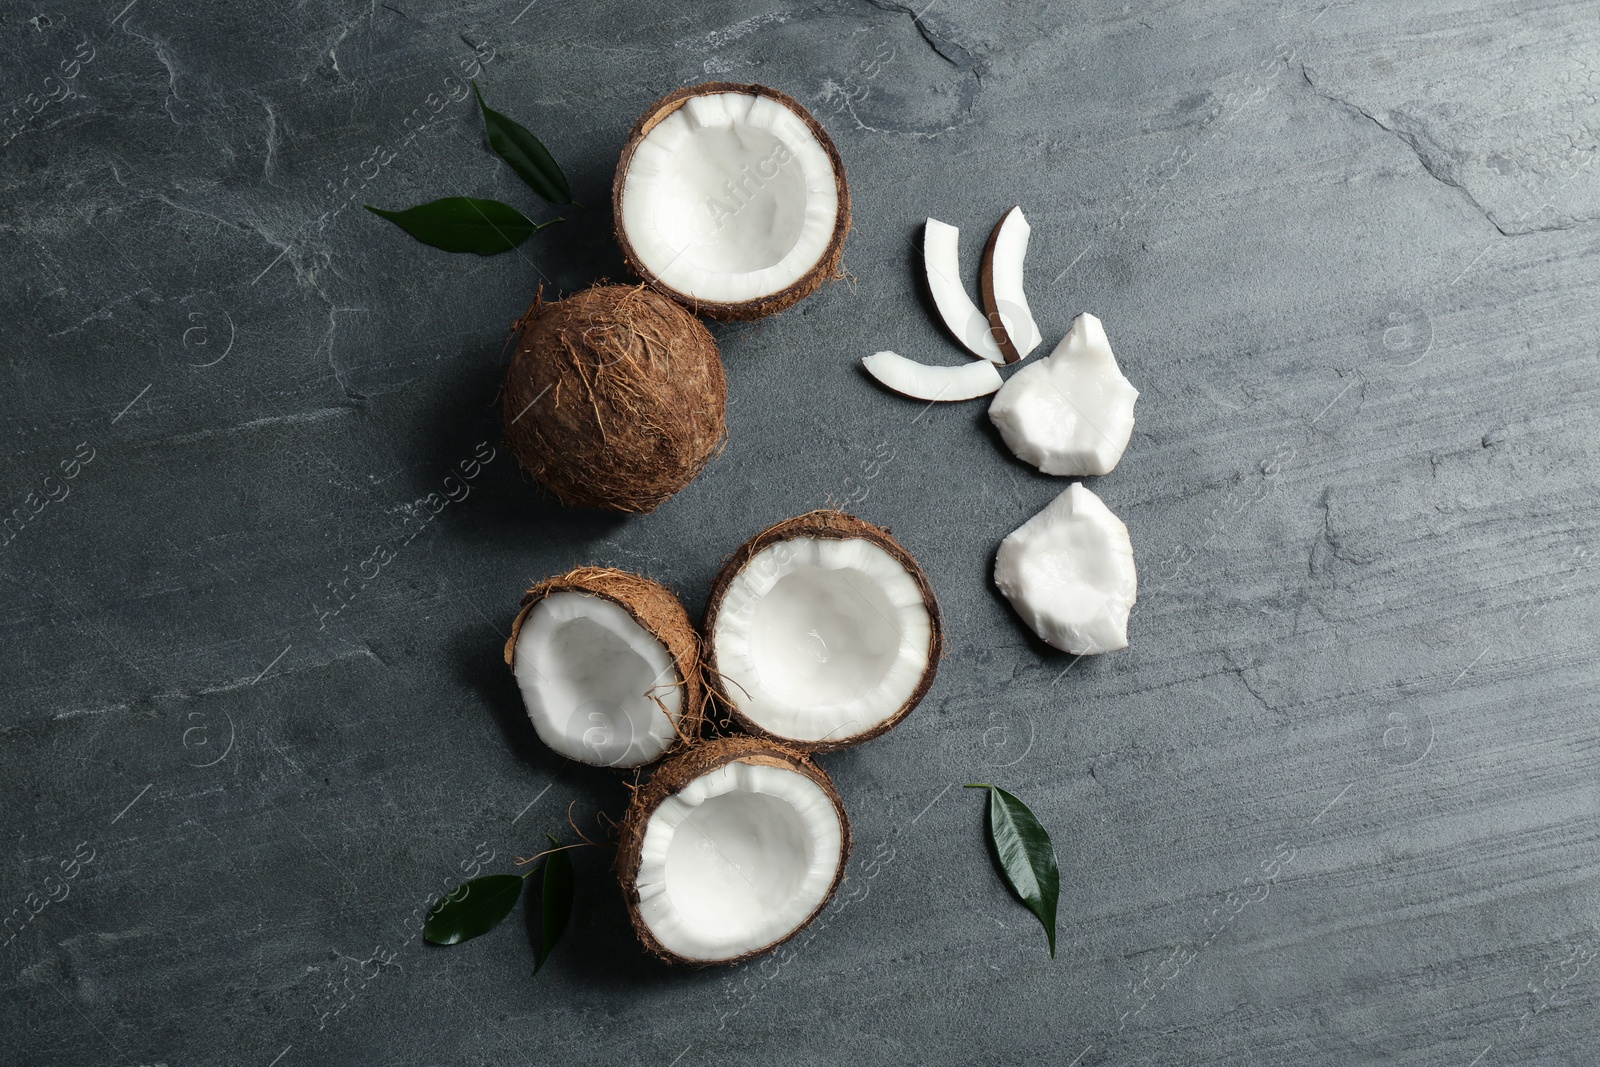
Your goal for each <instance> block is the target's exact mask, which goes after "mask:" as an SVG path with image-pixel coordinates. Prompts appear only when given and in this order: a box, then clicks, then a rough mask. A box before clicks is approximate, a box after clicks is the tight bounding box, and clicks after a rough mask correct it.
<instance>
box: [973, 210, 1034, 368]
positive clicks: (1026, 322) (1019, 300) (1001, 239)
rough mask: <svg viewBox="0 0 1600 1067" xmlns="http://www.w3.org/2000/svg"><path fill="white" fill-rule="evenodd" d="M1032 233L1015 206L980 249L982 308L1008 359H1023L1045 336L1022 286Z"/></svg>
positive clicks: (1026, 221)
mask: <svg viewBox="0 0 1600 1067" xmlns="http://www.w3.org/2000/svg"><path fill="white" fill-rule="evenodd" d="M1032 233H1033V228H1032V227H1031V226H1029V225H1028V220H1027V219H1026V218H1025V217H1023V214H1022V209H1021V208H1020V207H1014V208H1012V209H1011V210H1010V211H1008V212H1006V213H1005V215H1004V216H1002V217H1001V219H1000V221H999V222H998V223H996V224H995V228H994V232H993V233H991V234H989V244H988V245H987V246H986V247H985V248H984V250H983V272H982V274H981V275H980V288H981V289H982V291H983V309H984V311H986V312H988V317H989V328H990V331H991V332H992V333H993V335H994V339H995V343H996V344H997V345H999V346H1000V351H1001V352H1003V353H1005V357H1006V362H1007V363H1015V362H1017V361H1018V360H1019V359H1026V358H1027V356H1028V353H1029V352H1032V351H1033V350H1034V349H1035V348H1038V347H1039V342H1040V341H1042V340H1043V339H1044V338H1043V337H1041V336H1040V334H1039V326H1038V324H1037V323H1035V322H1034V321H1033V311H1032V310H1031V309H1030V308H1029V307H1028V294H1027V293H1025V292H1023V289H1022V263H1023V260H1025V259H1027V258H1028V237H1029V236H1030V235H1031V234H1032Z"/></svg>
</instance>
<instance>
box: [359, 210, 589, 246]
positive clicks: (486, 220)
mask: <svg viewBox="0 0 1600 1067" xmlns="http://www.w3.org/2000/svg"><path fill="white" fill-rule="evenodd" d="M365 207H366V209H367V210H368V211H370V212H372V213H373V214H374V215H377V216H379V217H380V218H385V219H388V220H389V221H390V222H392V223H394V224H395V225H396V226H398V227H400V228H401V229H402V230H404V231H406V232H407V233H409V234H410V235H411V236H413V237H415V238H416V239H417V240H419V241H421V242H422V243H423V244H428V245H432V246H433V247H435V248H442V249H444V250H445V251H446V252H476V253H477V254H478V255H480V256H493V255H498V254H499V253H501V252H509V251H511V249H513V248H515V247H517V246H518V245H520V244H521V243H522V242H524V241H526V240H527V239H528V237H529V236H530V235H531V234H532V233H533V232H534V231H535V230H542V229H543V228H544V227H546V226H548V225H550V222H560V221H562V220H561V219H551V220H550V222H542V223H539V224H538V225H534V223H533V221H532V220H531V219H529V218H528V217H527V216H526V215H524V214H523V213H522V212H520V211H518V210H517V209H516V208H514V207H512V206H511V205H510V204H502V203H501V202H500V201H498V200H480V199H478V198H477V197H475V196H447V197H445V198H444V199H443V200H432V201H429V202H428V203H426V204H418V205H417V206H416V207H412V208H406V209H405V210H404V211H385V210H383V209H382V208H376V207H373V206H372V205H371V204H367V205H365Z"/></svg>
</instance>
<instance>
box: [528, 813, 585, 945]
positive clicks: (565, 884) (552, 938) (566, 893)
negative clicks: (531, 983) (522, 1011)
mask: <svg viewBox="0 0 1600 1067" xmlns="http://www.w3.org/2000/svg"><path fill="white" fill-rule="evenodd" d="M550 842H551V843H552V844H559V842H557V841H556V839H555V838H554V837H551V838H550ZM577 888H578V882H577V877H576V875H575V872H574V871H573V869H572V857H571V856H569V855H568V854H567V853H566V851H565V850H563V851H560V852H552V853H550V858H549V859H547V860H545V861H544V885H543V886H542V887H541V890H540V896H541V898H542V899H541V901H540V911H541V912H542V922H541V923H540V928H539V949H538V953H537V955H536V956H535V958H534V964H533V973H534V974H538V973H539V968H541V967H543V966H544V965H545V961H546V960H548V959H549V958H550V953H551V951H552V950H553V949H554V948H555V947H556V942H557V941H559V940H561V935H562V934H563V933H564V932H565V931H566V929H567V920H568V919H570V918H572V902H573V900H574V898H575V897H576V896H577Z"/></svg>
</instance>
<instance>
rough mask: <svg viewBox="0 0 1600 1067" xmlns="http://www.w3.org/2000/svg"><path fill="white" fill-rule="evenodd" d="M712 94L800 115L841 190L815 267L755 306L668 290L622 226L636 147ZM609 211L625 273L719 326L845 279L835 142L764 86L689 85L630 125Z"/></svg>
mask: <svg viewBox="0 0 1600 1067" xmlns="http://www.w3.org/2000/svg"><path fill="white" fill-rule="evenodd" d="M715 93H742V94H745V95H747V96H765V97H769V98H770V99H772V100H776V101H777V102H778V103H780V104H782V105H783V106H784V107H786V108H788V109H789V110H790V111H792V112H794V113H795V114H796V115H798V116H799V117H800V119H801V121H802V122H804V123H805V124H806V127H807V128H808V129H810V131H811V133H812V136H814V137H815V138H816V139H817V143H818V144H820V145H821V146H822V148H823V150H824V151H825V152H827V153H828V161H829V162H830V163H831V164H832V165H833V176H834V185H835V186H836V187H837V189H838V190H839V215H838V218H836V219H835V220H834V224H833V236H832V237H831V238H830V239H829V241H828V247H827V249H826V250H825V251H824V252H823V254H822V257H821V258H820V259H818V260H817V263H816V265H815V266H814V267H813V268H812V269H811V270H810V271H808V272H807V273H806V274H805V276H804V277H802V278H800V279H799V280H797V281H796V282H794V284H792V285H790V286H789V287H788V288H786V289H780V290H779V291H778V292H776V293H768V294H767V295H765V296H761V297H757V298H755V299H753V300H743V301H739V302H736V303H722V302H718V301H714V300H697V299H695V298H694V297H693V296H690V295H689V294H687V293H681V292H679V291H678V290H676V289H674V288H673V287H672V286H670V285H667V284H666V283H665V282H663V281H661V280H660V279H659V278H657V277H656V276H655V275H654V274H653V273H651V272H650V271H649V270H648V269H647V268H646V267H645V266H644V264H643V263H641V262H640V260H639V256H638V254H637V253H636V252H635V251H634V248H633V243H632V242H631V241H629V240H628V234H627V231H626V230H625V229H624V228H623V225H622V186H623V182H624V180H625V179H626V178H627V176H628V167H629V165H630V164H631V163H632V162H633V153H634V151H635V150H636V149H637V148H638V147H639V142H640V141H642V140H644V137H645V135H646V134H647V133H649V132H650V131H651V130H653V129H655V127H656V124H657V123H659V122H660V121H661V120H662V119H664V118H666V117H667V116H668V115H670V114H672V113H673V112H674V111H676V110H678V109H679V108H680V107H682V106H683V105H684V104H686V103H688V102H689V101H690V100H691V99H693V98H694V97H697V96H708V95H712V94H715ZM611 210H612V217H613V219H614V222H613V228H614V230H615V232H616V237H617V244H618V245H620V246H621V247H622V258H623V259H624V260H625V261H626V262H627V264H628V269H629V270H631V271H633V273H634V274H636V275H638V276H639V277H640V278H642V279H643V280H644V282H645V284H647V285H649V286H651V287H652V288H655V289H658V290H660V291H661V292H663V293H665V294H667V295H668V296H670V297H672V299H674V300H676V301H678V302H679V303H681V304H683V305H684V306H685V307H688V308H689V309H690V310H691V311H693V312H694V313H695V314H697V315H704V316H706V317H707V318H710V319H719V320H723V321H740V320H745V319H759V318H762V317H763V316H766V315H775V314H777V313H778V312H780V311H784V310H786V309H788V308H790V307H793V306H794V305H795V304H797V303H799V302H800V301H801V300H804V299H805V298H806V297H808V296H810V295H811V294H812V293H814V292H816V291H817V289H818V288H820V287H821V285H822V283H823V282H825V281H829V280H832V279H835V278H842V277H844V272H843V271H842V270H841V269H840V267H839V262H840V260H842V259H843V258H844V239H845V235H846V234H848V233H849V232H850V186H849V183H848V182H847V181H846V179H845V173H844V160H842V159H840V158H839V150H838V149H837V148H835V147H834V144H833V139H832V138H831V137H829V136H828V131H827V130H824V129H823V128H822V124H821V123H819V122H818V121H817V120H816V118H815V117H814V116H812V114H811V112H810V111H807V110H806V108H805V107H804V105H802V104H801V103H800V101H798V100H796V99H795V98H794V97H792V96H790V95H789V94H788V93H784V92H780V91H778V90H777V89H773V88H770V87H768V86H765V85H741V84H739V83H737V82H704V83H702V84H700V85H690V86H686V87H684V88H682V89H677V90H674V91H673V92H670V93H668V94H667V95H666V96H664V97H662V98H661V99H660V100H657V101H656V102H655V103H654V104H652V105H651V106H650V107H649V108H648V109H646V111H645V113H644V114H643V115H641V116H640V117H639V121H638V122H637V123H635V124H634V127H633V132H631V133H630V134H628V143H627V144H626V145H624V146H623V149H622V158H621V159H619V160H618V161H617V173H616V176H615V177H614V178H613V179H612V181H611Z"/></svg>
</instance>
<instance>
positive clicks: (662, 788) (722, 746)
mask: <svg viewBox="0 0 1600 1067" xmlns="http://www.w3.org/2000/svg"><path fill="white" fill-rule="evenodd" d="M735 762H739V763H754V764H765V765H767V766H772V767H779V768H782V769H785V770H791V771H794V772H796V773H798V774H802V775H804V776H805V777H807V778H809V779H810V780H811V781H812V782H814V783H816V785H817V787H818V788H819V789H821V790H822V792H823V793H824V794H825V795H826V796H827V798H828V799H829V800H830V801H831V802H832V804H833V809H834V813H835V814H836V815H837V816H838V819H839V831H840V835H841V847H840V852H839V863H838V867H837V869H836V870H835V872H834V876H833V882H832V884H831V885H830V886H829V887H828V890H827V892H826V893H824V894H823V896H822V900H821V902H820V903H818V904H817V906H816V907H815V908H813V909H812V910H811V913H810V914H809V915H807V916H806V917H805V918H804V919H802V920H801V921H800V922H798V923H796V924H795V925H794V927H793V928H792V929H790V930H789V931H788V932H787V933H785V934H784V935H783V936H781V937H779V938H777V939H776V940H773V941H771V942H769V943H767V944H764V945H760V946H758V947H755V948H752V949H751V950H750V951H748V952H744V953H742V954H740V955H737V956H733V957H730V958H728V959H716V960H702V959H694V958H691V957H688V956H683V955H680V954H678V953H676V952H673V951H672V950H670V949H668V948H667V947H666V946H664V945H663V944H662V943H661V942H660V941H659V940H658V939H657V938H656V936H655V934H654V933H652V932H651V930H650V927H649V925H648V924H647V923H646V922H645V920H644V917H643V916H642V915H641V913H640V897H639V889H638V875H639V866H640V862H641V860H642V855H643V848H644V838H645V831H646V830H647V829H648V828H649V824H650V817H651V816H652V815H653V814H654V813H655V810H656V809H657V808H658V807H660V806H661V802H662V801H664V800H666V799H667V798H668V797H670V796H672V795H674V794H675V793H678V792H680V791H681V790H683V789H684V787H686V786H688V785H689V784H690V783H691V782H693V781H694V780H695V779H697V778H700V777H702V776H704V775H707V774H710V773H711V772H712V771H715V770H716V769H717V768H719V767H722V766H723V765H725V764H728V763H735ZM849 859H850V817H849V816H848V815H847V814H846V813H845V809H844V800H843V799H842V798H841V797H840V796H839V791H838V789H836V788H835V787H834V784H833V779H831V778H829V777H828V774H827V772H826V771H824V770H823V769H822V768H820V767H818V766H817V765H816V764H815V763H813V762H812V761H811V757H810V756H809V755H807V754H806V753H804V752H801V751H800V750H798V749H795V748H791V747H789V746H787V745H783V744H780V743H778V742H775V741H769V740H765V739H763V738H756V737H738V736H733V737H716V738H710V739H707V740H705V741H702V742H700V743H698V744H694V745H690V746H689V747H688V748H686V749H684V750H683V751H682V752H681V753H680V754H679V755H677V756H675V757H673V758H671V759H669V760H667V762H665V763H663V764H662V765H661V766H660V768H659V769H658V770H657V771H656V772H655V774H654V775H652V776H651V778H650V780H649V781H648V782H646V783H645V784H644V785H643V786H640V787H639V788H638V789H637V790H636V791H635V792H634V794H633V802H632V803H631V804H629V805H628V811H627V814H626V815H624V816H623V819H622V825H621V832H620V836H619V837H618V840H617V878H618V881H619V882H620V884H621V886H622V896H623V901H624V903H625V904H626V906H627V909H628V918H629V919H630V920H631V921H632V923H633V929H634V932H635V933H637V934H638V935H639V940H640V941H641V942H643V943H644V947H645V948H646V949H648V950H649V951H650V952H651V953H652V954H653V955H655V956H658V957H660V958H661V959H663V960H665V961H667V962H668V963H687V964H690V965H693V966H708V965H711V964H736V963H742V962H744V961H745V960H748V959H750V958H752V957H754V956H759V955H762V954H763V953H766V952H770V951H772V950H773V949H775V948H777V947H778V946H779V945H782V944H783V943H784V942H786V941H788V940H789V939H790V938H792V937H794V935H795V934H798V933H799V932H800V931H801V930H803V929H805V927H806V926H807V925H808V924H810V923H811V921H812V920H814V919H815V918H816V917H817V915H819V914H820V913H821V912H822V909H823V908H825V907H827V905H828V901H830V900H831V899H833V895H834V893H836V892H837V891H838V889H839V883H840V882H841V881H842V880H843V879H844V871H845V865H846V863H847V862H848V860H849Z"/></svg>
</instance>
